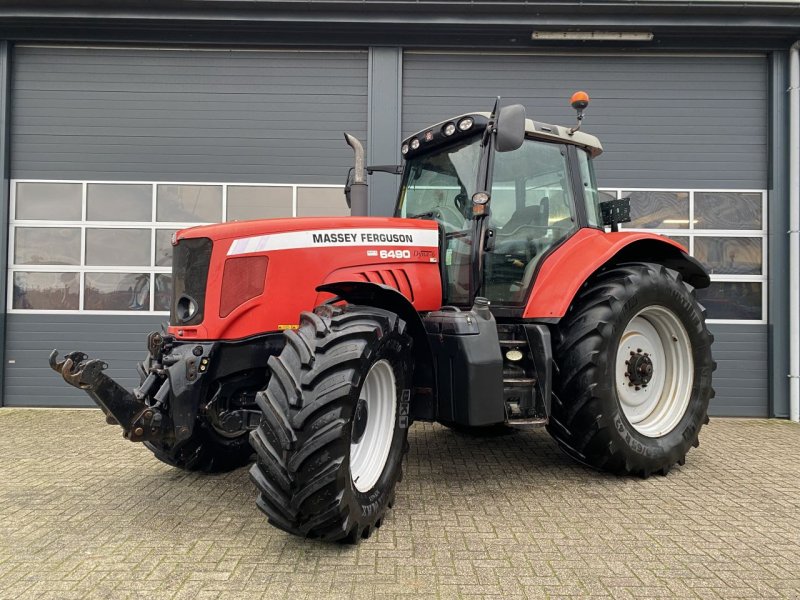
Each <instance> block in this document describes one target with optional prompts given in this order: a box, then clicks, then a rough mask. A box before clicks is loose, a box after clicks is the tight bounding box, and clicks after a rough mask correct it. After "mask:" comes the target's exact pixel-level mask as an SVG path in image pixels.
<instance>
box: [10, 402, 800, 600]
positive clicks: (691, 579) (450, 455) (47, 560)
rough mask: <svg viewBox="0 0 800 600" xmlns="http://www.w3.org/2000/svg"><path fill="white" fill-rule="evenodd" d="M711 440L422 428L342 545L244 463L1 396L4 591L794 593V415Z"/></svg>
mask: <svg viewBox="0 0 800 600" xmlns="http://www.w3.org/2000/svg"><path fill="white" fill-rule="evenodd" d="M701 439H702V445H701V446H700V448H698V449H697V450H693V451H692V452H691V453H690V454H689V456H688V459H687V463H686V465H685V466H684V467H679V468H676V469H674V470H673V471H672V472H670V474H669V475H668V476H666V477H660V476H657V477H652V478H650V479H647V480H641V479H630V478H620V477H614V476H610V475H605V474H602V473H597V472H594V471H591V470H588V469H585V468H583V467H582V466H580V465H578V464H576V463H574V462H573V461H571V460H570V459H569V458H567V457H566V456H564V455H563V454H561V453H560V452H559V451H558V449H557V448H556V446H555V444H554V443H553V442H552V440H551V439H550V438H549V437H548V435H547V434H546V432H544V431H532V432H525V433H516V434H513V435H508V436H504V437H498V438H484V439H480V438H472V437H469V436H465V435H463V434H457V433H453V432H451V431H450V430H448V429H445V428H442V427H440V426H437V425H428V424H417V425H415V426H414V427H413V428H412V429H411V431H410V434H409V442H410V445H411V451H410V453H409V456H408V461H407V465H406V468H405V473H406V475H405V478H404V480H403V482H402V484H401V485H400V486H399V488H398V491H397V503H396V505H395V509H394V510H392V511H391V512H390V513H389V515H388V516H387V518H386V519H385V520H384V525H383V527H382V528H381V529H380V530H379V531H378V532H377V533H376V535H374V536H373V537H372V539H370V540H367V541H365V542H364V543H362V544H361V545H360V546H357V547H348V546H339V545H326V544H321V543H318V542H312V541H306V540H300V539H297V538H294V537H291V536H289V535H286V534H284V533H282V532H280V531H278V530H277V529H274V528H272V527H271V526H270V525H269V524H268V523H267V522H266V520H265V519H264V518H263V515H262V514H261V513H260V512H259V511H258V510H257V509H256V507H255V502H254V495H255V494H254V491H253V489H252V486H251V484H250V482H249V480H248V476H247V470H246V469H240V470H238V471H235V472H233V473H227V474H224V475H200V474H194V473H183V472H181V471H178V470H176V469H173V468H171V467H168V466H167V465H164V464H162V463H160V462H158V461H157V460H155V458H153V457H152V455H151V454H150V452H149V451H148V450H147V449H146V448H144V447H143V446H141V445H135V444H130V443H128V442H126V441H124V440H122V439H121V436H120V435H119V431H118V430H117V429H115V428H113V427H109V426H107V425H105V424H104V422H103V419H102V417H101V415H100V413H99V412H98V411H77V410H24V409H0V600H12V599H14V600H16V599H27V598H37V599H39V598H53V599H58V600H69V599H73V598H76V599H77V598H98V599H100V598H113V599H114V600H117V599H133V600H140V599H143V598H147V599H151V598H159V599H161V598H164V599H169V598H171V599H176V600H177V599H182V598H186V599H189V600H200V599H206V598H208V599H212V598H213V599H220V600H228V599H235V598H286V597H291V598H293V600H294V599H299V598H312V599H314V600H320V599H321V598H348V599H360V598H364V599H367V598H421V597H439V598H539V597H541V598H584V597H593V598H665V597H669V598H798V597H800V578H798V576H797V565H798V564H800V529H799V528H798V526H797V521H798V518H800V460H798V458H799V457H800V426H797V425H795V424H792V423H787V422H784V421H766V420H734V419H714V420H713V421H712V423H711V425H710V426H709V427H707V428H706V429H704V430H703V435H702V438H701Z"/></svg>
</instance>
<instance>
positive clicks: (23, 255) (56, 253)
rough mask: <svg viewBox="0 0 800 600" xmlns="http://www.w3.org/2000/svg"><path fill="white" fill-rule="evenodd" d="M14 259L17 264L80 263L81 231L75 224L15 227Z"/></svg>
mask: <svg viewBox="0 0 800 600" xmlns="http://www.w3.org/2000/svg"><path fill="white" fill-rule="evenodd" d="M14 262H15V263H16V264H18V265H79V264H80V263H81V230H80V229H78V228H77V227H16V228H15V229H14Z"/></svg>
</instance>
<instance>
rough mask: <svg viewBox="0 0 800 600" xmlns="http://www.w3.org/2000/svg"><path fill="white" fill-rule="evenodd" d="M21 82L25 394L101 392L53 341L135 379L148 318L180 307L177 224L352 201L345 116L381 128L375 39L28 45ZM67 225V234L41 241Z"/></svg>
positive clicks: (18, 233)
mask: <svg viewBox="0 0 800 600" xmlns="http://www.w3.org/2000/svg"><path fill="white" fill-rule="evenodd" d="M12 86H13V96H12V101H13V104H12V127H11V134H12V146H11V177H12V201H14V203H15V207H16V211H15V213H16V214H15V215H12V217H13V218H14V219H15V220H12V232H11V235H12V237H13V238H14V239H15V240H16V242H12V249H11V253H10V254H11V257H10V260H11V261H12V264H11V270H12V275H11V281H12V285H11V286H10V287H11V288H12V292H11V296H10V298H9V305H10V306H12V309H11V312H10V314H9V315H8V316H7V346H6V360H7V364H6V369H5V375H6V376H5V390H4V392H5V397H4V403H5V404H6V405H10V406H14V405H38V406H47V405H84V404H86V399H85V396H84V395H83V394H81V393H80V392H77V390H71V389H69V388H68V387H67V386H65V385H63V383H59V381H58V380H57V379H56V376H55V374H54V373H52V372H50V371H48V370H45V369H43V367H44V365H45V364H46V360H47V355H48V353H49V350H50V349H51V348H53V347H56V346H57V347H59V348H60V349H62V350H64V351H68V350H75V349H81V350H84V351H87V352H89V353H90V354H91V355H92V356H96V357H102V358H104V359H106V360H107V361H108V362H109V363H110V364H111V371H110V372H111V374H113V375H115V376H117V377H120V378H121V379H122V382H123V383H125V384H126V385H132V384H133V383H134V378H135V375H134V371H133V363H134V361H135V360H138V359H140V358H141V355H142V353H143V348H144V337H145V335H146V333H147V332H148V331H150V330H152V329H155V328H157V327H158V326H159V324H160V323H161V322H163V321H166V319H167V317H166V315H165V314H164V313H163V308H165V307H164V306H163V297H164V289H165V288H164V287H163V286H164V285H166V281H167V280H168V271H169V267H168V265H167V263H166V262H165V261H164V260H162V259H163V256H162V250H161V248H162V246H163V245H164V244H165V243H166V244H167V246H168V239H169V235H170V233H171V230H174V229H176V228H177V227H178V226H182V225H186V224H191V223H192V222H199V221H219V220H221V219H222V218H225V216H226V215H227V217H228V218H245V217H247V216H250V215H253V214H254V213H253V211H254V210H256V209H258V210H266V211H267V213H268V214H264V216H278V215H283V214H285V215H286V216H291V215H292V214H313V213H315V212H320V211H321V212H325V210H326V209H327V208H330V207H333V208H332V209H331V210H332V211H333V212H336V211H341V206H340V204H342V203H343V202H342V200H341V191H340V190H337V189H335V186H340V185H341V184H342V183H343V180H344V177H345V174H346V171H347V168H348V167H349V165H350V163H351V160H352V159H351V153H350V152H349V149H348V148H347V147H346V146H345V144H344V142H343V139H342V131H344V130H346V131H350V132H352V133H354V134H355V135H356V136H358V137H359V138H361V139H364V138H365V137H366V122H367V118H366V115H367V87H368V85H367V53H366V52H359V51H347V52H335V51H324V52H322V51H241V52H238V51H232V52H229V51H220V50H210V51H202V50H197V51H194V50H193V51H185V50H164V49H113V48H69V47H43V46H39V47H36V46H19V47H17V48H16V49H15V52H14V56H13V81H12ZM54 182H63V183H54ZM98 182H113V183H114V185H115V186H117V187H110V186H109V185H108V184H106V185H105V186H103V185H100V184H98ZM126 182H127V183H126ZM132 182H133V183H137V182H142V183H141V184H138V185H130V184H131V183H132ZM45 183H46V185H45ZM241 184H247V185H241ZM263 184H273V185H272V186H265V185H263ZM20 186H21V187H20ZM48 186H49V187H48ZM259 186H261V187H259ZM319 186H322V187H319ZM325 186H328V187H325ZM48 194H49V196H47V195H48ZM59 194H60V200H59V199H57V198H55V196H56V195H59ZM93 195H96V198H98V200H97V202H95V201H94V200H93ZM45 196H47V197H45ZM150 197H152V210H151V208H150V205H149V204H148V202H150V201H151V200H150ZM107 198H108V199H110V202H111V204H103V202H104V201H105V199H107ZM128 198H129V199H130V200H126V199H128ZM137 203H138V204H137ZM162 203H163V207H162ZM139 205H141V207H140V208H141V210H140V209H139V208H137V206H139ZM264 206H267V208H264ZM254 207H256V208H254ZM13 208H14V206H12V209H13ZM162 209H163V210H162ZM71 211H72V212H71ZM192 211H194V212H192ZM176 215H177V216H176ZM239 215H241V216H239ZM48 225H49V227H48ZM115 228H118V229H115ZM120 229H124V230H125V231H120ZM52 235H58V236H60V238H59V239H60V240H61V243H60V246H61V247H60V248H55V247H50V246H51V245H50V244H49V243H46V244H45V245H47V246H48V248H47V249H46V250H43V251H41V252H39V251H38V249H37V247H36V245H37V241H38V242H42V241H44V242H48V241H49V240H48V236H52ZM120 236H128V237H125V239H126V240H127V239H135V240H141V241H142V242H141V243H142V244H143V246H142V256H145V257H146V258H144V259H143V258H141V256H137V253H136V252H135V251H132V250H131V249H130V248H127V249H126V248H123V247H122V246H123V245H122V243H118V242H117V241H116V240H118V239H122V238H121V237H120ZM165 240H166V242H165ZM14 243H16V245H17V247H14V246H13V244H14ZM117 243H118V244H119V245H118V246H117ZM52 246H55V245H52ZM106 247H107V250H106V249H105V248H106ZM98 265H100V266H98ZM103 265H106V266H103ZM123 271H125V272H123ZM136 282H139V284H141V283H142V282H145V285H144V288H148V287H149V288H150V289H151V292H152V293H151V296H152V298H150V297H147V296H146V295H145V293H144V292H142V293H139V292H140V291H141V290H140V288H139V287H137V286H138V284H137V283H136ZM53 308H55V309H56V310H52V309H53Z"/></svg>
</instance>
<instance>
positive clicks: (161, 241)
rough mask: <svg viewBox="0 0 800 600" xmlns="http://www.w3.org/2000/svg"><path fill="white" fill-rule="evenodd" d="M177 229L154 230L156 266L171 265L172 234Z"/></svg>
mask: <svg viewBox="0 0 800 600" xmlns="http://www.w3.org/2000/svg"><path fill="white" fill-rule="evenodd" d="M176 231H177V229H158V230H156V266H157V267H170V266H172V234H173V233H175V232H176Z"/></svg>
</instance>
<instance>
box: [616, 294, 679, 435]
mask: <svg viewBox="0 0 800 600" xmlns="http://www.w3.org/2000/svg"><path fill="white" fill-rule="evenodd" d="M615 373H616V388H617V398H618V400H619V406H620V408H621V409H622V412H623V414H624V415H625V418H626V419H627V420H628V422H629V423H630V424H631V426H633V428H634V429H636V430H637V431H638V432H639V433H641V434H642V435H644V436H647V437H661V436H663V435H666V434H667V433H669V432H670V431H672V430H673V429H674V428H675V427H676V426H677V425H678V423H679V422H680V421H681V419H682V418H683V415H684V414H685V413H686V409H687V407H688V406H689V401H690V399H691V396H692V383H693V380H694V363H693V359H692V344H691V342H690V340H689V334H688V333H687V331H686V328H685V327H684V325H683V323H682V322H681V319H680V318H679V317H678V316H677V315H676V314H675V313H674V312H673V311H671V310H670V309H668V308H666V307H664V306H659V305H651V306H648V307H646V308H644V309H642V310H641V311H639V312H638V313H637V314H636V315H634V317H633V318H632V319H631V320H630V321H629V322H628V324H627V326H626V327H625V329H624V331H623V332H622V336H621V338H620V341H619V347H618V349H617V359H616V368H615Z"/></svg>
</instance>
